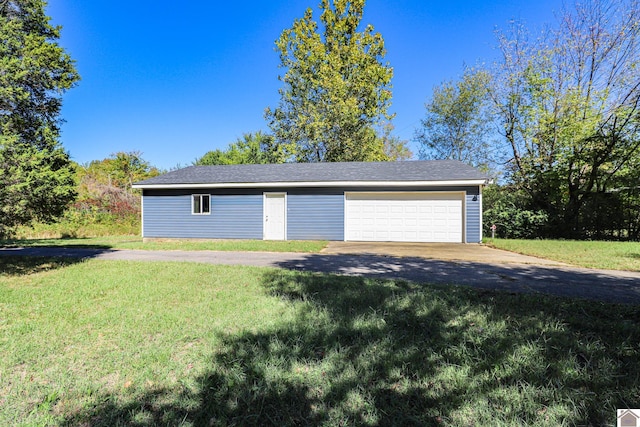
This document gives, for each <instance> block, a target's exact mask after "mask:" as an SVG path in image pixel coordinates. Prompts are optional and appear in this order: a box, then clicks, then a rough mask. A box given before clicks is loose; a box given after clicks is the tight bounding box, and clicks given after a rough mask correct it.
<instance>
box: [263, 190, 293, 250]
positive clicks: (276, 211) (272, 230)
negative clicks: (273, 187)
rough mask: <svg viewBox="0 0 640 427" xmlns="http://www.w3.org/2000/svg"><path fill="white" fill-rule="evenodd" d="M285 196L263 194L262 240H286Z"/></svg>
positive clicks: (283, 194) (281, 194) (280, 194)
mask: <svg viewBox="0 0 640 427" xmlns="http://www.w3.org/2000/svg"><path fill="white" fill-rule="evenodd" d="M286 200H287V195H286V194H285V193H264V233H263V238H264V240H286V235H287V233H286V224H287V213H286V212H287V210H286V209H287V203H286Z"/></svg>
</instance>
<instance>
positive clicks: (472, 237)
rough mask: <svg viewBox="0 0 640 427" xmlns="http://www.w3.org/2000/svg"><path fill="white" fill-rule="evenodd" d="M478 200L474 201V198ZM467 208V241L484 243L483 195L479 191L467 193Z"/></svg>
mask: <svg viewBox="0 0 640 427" xmlns="http://www.w3.org/2000/svg"><path fill="white" fill-rule="evenodd" d="M474 197H475V198H476V200H473V198H474ZM465 199H466V200H465V206H466V209H465V210H466V217H467V218H466V220H467V221H466V225H467V229H466V240H467V243H480V242H482V224H481V221H482V194H480V192H479V191H478V190H476V191H471V192H469V191H467V195H466V198H465Z"/></svg>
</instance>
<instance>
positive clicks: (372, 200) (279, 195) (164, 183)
mask: <svg viewBox="0 0 640 427" xmlns="http://www.w3.org/2000/svg"><path fill="white" fill-rule="evenodd" d="M486 183H487V177H486V176H485V175H484V174H483V173H481V172H480V171H478V170H477V169H475V168H473V167H471V166H468V165H466V164H464V163H461V162H458V161H453V160H431V161H407V162H374V163H368V162H344V163H285V164H274V165H225V166H192V167H187V168H184V169H179V170H175V171H172V172H169V173H167V174H164V175H160V176H157V177H155V178H151V179H148V180H145V181H141V182H138V183H136V184H135V185H134V188H138V189H141V190H142V235H143V237H145V238H200V239H265V240H316V239H321V240H347V241H389V242H391V241H393V242H458V243H477V242H480V241H481V240H482V187H483V186H484V185H485V184H486Z"/></svg>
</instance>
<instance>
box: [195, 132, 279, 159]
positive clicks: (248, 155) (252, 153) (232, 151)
mask: <svg viewBox="0 0 640 427" xmlns="http://www.w3.org/2000/svg"><path fill="white" fill-rule="evenodd" d="M286 159H287V154H286V153H285V152H284V150H283V147H282V146H280V145H277V144H275V142H274V140H273V137H272V136H271V135H266V134H264V133H262V132H256V133H245V134H244V135H243V136H242V138H238V139H237V140H236V141H235V142H232V143H231V144H229V146H228V147H227V148H226V149H225V150H220V149H216V150H212V151H209V152H207V153H205V154H204V155H203V156H202V157H200V158H198V159H196V161H195V162H193V164H194V165H240V164H263V163H284V162H285V161H286Z"/></svg>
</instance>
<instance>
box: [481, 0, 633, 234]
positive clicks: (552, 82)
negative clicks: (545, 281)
mask: <svg viewBox="0 0 640 427" xmlns="http://www.w3.org/2000/svg"><path fill="white" fill-rule="evenodd" d="M499 36H500V48H501V51H502V56H503V58H502V61H501V63H500V67H499V69H498V70H496V78H495V79H494V82H495V86H494V89H493V91H492V96H493V98H494V100H495V107H496V117H498V118H499V120H500V121H501V125H502V132H503V136H504V140H505V141H506V143H507V147H508V149H509V151H510V154H511V163H510V171H511V178H512V180H513V182H514V183H515V184H517V185H518V186H519V187H520V188H522V189H523V190H524V191H526V192H527V193H528V194H529V197H530V200H531V208H532V209H533V210H538V209H542V210H544V211H545V212H548V213H549V217H550V221H551V223H550V228H551V232H552V233H553V234H554V235H561V236H565V237H589V236H590V235H592V233H593V232H594V230H593V229H591V230H589V228H590V227H589V226H588V223H589V222H591V221H585V219H586V218H587V217H589V216H592V215H593V214H594V213H593V212H591V209H592V208H593V207H594V206H598V204H594V203H593V201H594V200H599V203H601V202H603V201H605V200H613V199H612V198H611V197H608V196H606V194H607V193H610V192H612V191H616V188H617V187H618V186H619V185H620V180H619V177H620V176H621V175H622V174H624V173H625V170H627V168H628V166H629V165H630V164H632V163H633V162H637V160H636V159H638V156H640V73H639V72H638V70H639V69H640V6H639V4H638V2H637V1H634V0H631V1H627V0H587V1H586V2H583V3H576V4H575V6H574V8H573V9H571V10H567V11H565V12H564V13H563V14H562V16H561V19H560V21H559V25H558V26H557V27H556V28H555V29H551V30H549V31H548V32H547V33H546V34H545V35H544V37H542V38H538V39H535V40H530V39H529V37H528V34H527V31H526V28H524V27H523V26H520V25H515V26H513V27H512V28H511V29H510V31H509V32H507V33H502V34H500V35H499ZM590 207H591V208H590ZM600 208H602V206H601V205H600Z"/></svg>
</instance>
